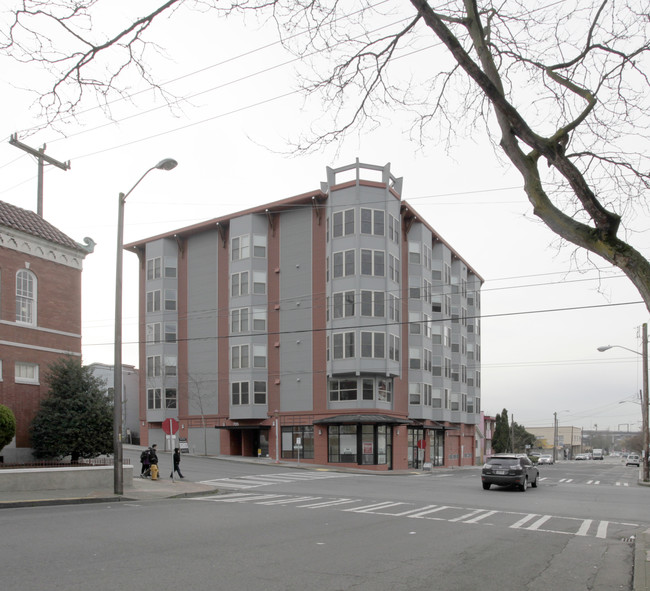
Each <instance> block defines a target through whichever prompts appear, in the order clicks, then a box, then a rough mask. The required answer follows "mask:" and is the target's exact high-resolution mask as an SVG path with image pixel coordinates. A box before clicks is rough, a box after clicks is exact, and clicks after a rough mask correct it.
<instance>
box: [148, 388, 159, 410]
mask: <svg viewBox="0 0 650 591" xmlns="http://www.w3.org/2000/svg"><path fill="white" fill-rule="evenodd" d="M147 408H148V409H149V410H158V409H161V408H162V391H161V389H160V388H149V389H148V390H147Z"/></svg>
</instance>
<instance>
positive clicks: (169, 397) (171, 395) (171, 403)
mask: <svg viewBox="0 0 650 591" xmlns="http://www.w3.org/2000/svg"><path fill="white" fill-rule="evenodd" d="M165 408H176V388H165Z"/></svg>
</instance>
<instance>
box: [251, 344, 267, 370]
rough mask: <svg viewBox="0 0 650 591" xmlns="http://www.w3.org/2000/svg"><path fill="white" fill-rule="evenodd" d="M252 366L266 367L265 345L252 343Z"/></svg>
mask: <svg viewBox="0 0 650 591" xmlns="http://www.w3.org/2000/svg"><path fill="white" fill-rule="evenodd" d="M253 367H266V345H253Z"/></svg>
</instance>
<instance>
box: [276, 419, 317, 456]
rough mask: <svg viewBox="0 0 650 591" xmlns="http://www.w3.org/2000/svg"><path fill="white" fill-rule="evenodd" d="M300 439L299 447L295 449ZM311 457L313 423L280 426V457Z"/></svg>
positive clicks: (312, 452)
mask: <svg viewBox="0 0 650 591" xmlns="http://www.w3.org/2000/svg"><path fill="white" fill-rule="evenodd" d="M299 440H300V448H299V449H297V448H296V446H297V445H298V441H299ZM298 454H300V457H301V458H307V459H313V457H314V427H313V425H305V426H301V425H295V426H292V427H282V457H283V458H297V457H298Z"/></svg>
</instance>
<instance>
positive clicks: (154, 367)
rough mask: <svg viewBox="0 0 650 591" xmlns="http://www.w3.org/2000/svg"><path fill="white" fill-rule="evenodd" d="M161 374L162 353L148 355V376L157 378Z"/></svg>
mask: <svg viewBox="0 0 650 591" xmlns="http://www.w3.org/2000/svg"><path fill="white" fill-rule="evenodd" d="M160 375H161V359H160V355H152V356H150V357H147V377H148V378H156V377H158V376H160Z"/></svg>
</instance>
